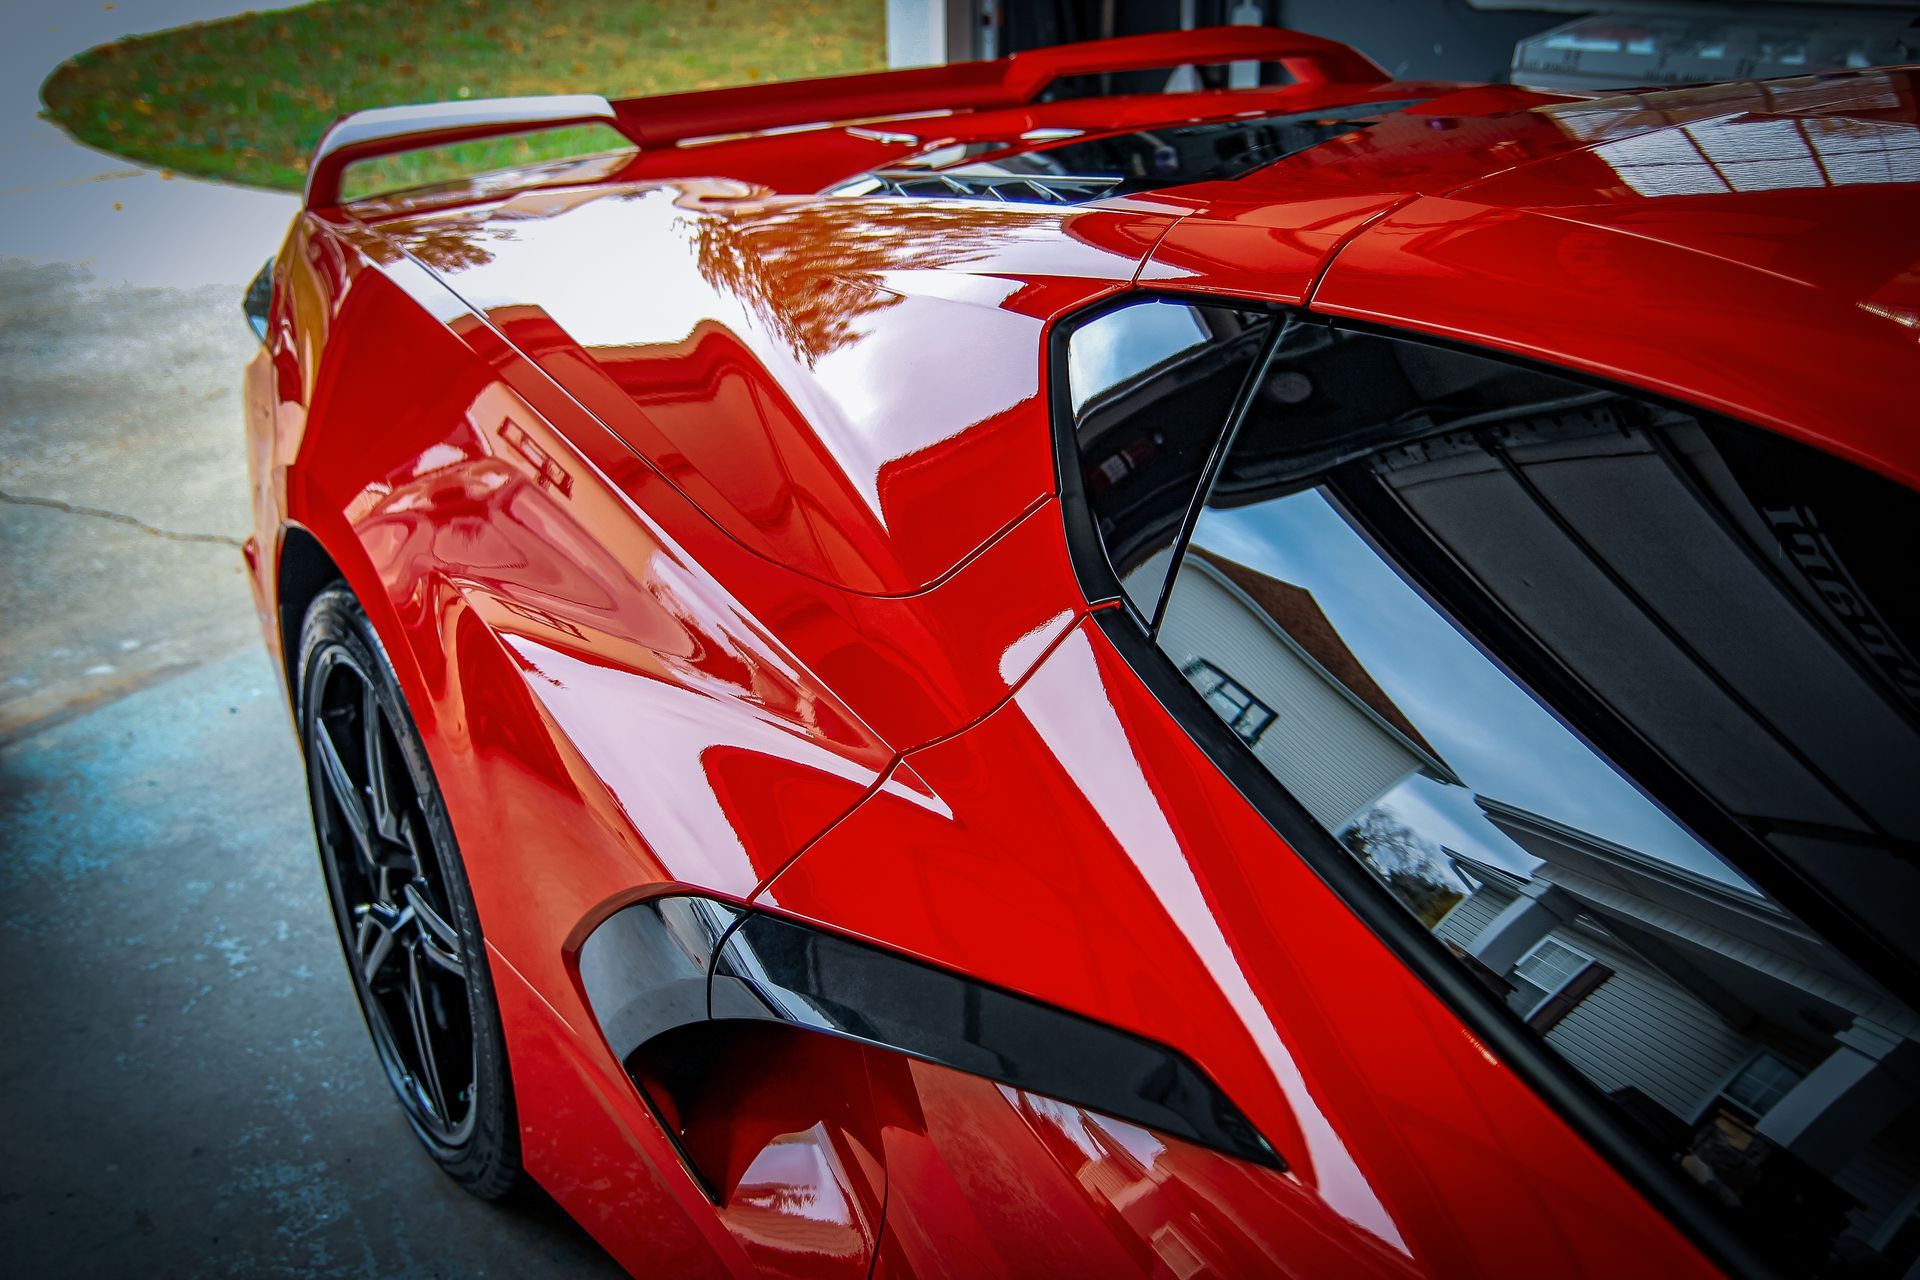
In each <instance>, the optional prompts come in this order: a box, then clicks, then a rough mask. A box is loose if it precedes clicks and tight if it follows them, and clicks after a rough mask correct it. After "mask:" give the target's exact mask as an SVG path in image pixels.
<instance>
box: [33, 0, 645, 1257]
mask: <svg viewBox="0 0 1920 1280" xmlns="http://www.w3.org/2000/svg"><path fill="white" fill-rule="evenodd" d="M244 7H247V6H244V5H239V4H232V5H227V4H220V3H216V2H215V0H122V3H120V4H119V5H118V6H117V7H116V6H115V5H104V6H103V5H101V4H98V3H90V4H68V3H61V2H58V0H34V2H33V3H20V2H19V0H0V975H4V976H5V982H4V995H0V1002H4V1003H0V1016H3V1019H4V1025H5V1026H6V1028H7V1031H8V1034H7V1035H5V1036H4V1037H0V1133H4V1134H5V1135H6V1137H5V1144H4V1150H5V1152H6V1161H5V1164H4V1167H3V1168H0V1241H4V1256H5V1264H4V1270H5V1271H6V1272H7V1273H8V1274H18V1275H35V1276H38V1275H88V1276H95V1275H99V1276H109V1275H135V1274H138V1275H141V1276H211V1275H233V1276H335V1275H342V1276H344V1275H353V1276H390V1275H391V1276H399V1275H407V1276H413V1275H418V1276H487V1275H495V1276H526V1275H539V1274H549V1273H554V1272H560V1271H565V1272H567V1273H568V1274H574V1275H597V1274H610V1273H612V1271H613V1267H612V1265H611V1263H610V1262H609V1261H608V1260H607V1259H606V1258H605V1256H604V1255H602V1254H601V1253H600V1252H599V1251H598V1250H597V1248H595V1246H594V1245H593V1243H592V1242H591V1241H590V1240H589V1239H588V1238H587V1237H586V1236H585V1234H584V1233H583V1232H581V1231H580V1230H579V1229H578V1228H577V1227H575V1226H574V1225H573V1224H572V1223H571V1222H570V1221H569V1220H567V1219H566V1218H565V1217H564V1215H562V1214H561V1213H560V1212H559V1211H558V1210H557V1209H556V1208H555V1207H554V1206H553V1205H552V1204H551V1203H550V1202H548V1201H545V1200H544V1199H542V1198H541V1197H539V1196H537V1195H535V1196H530V1197H528V1198H527V1199H526V1200H525V1201H524V1202H522V1203H519V1204H517V1205H511V1206H506V1207H499V1206H488V1205H483V1204H481V1203H479V1202H477V1201H474V1200H472V1199H470V1198H469V1197H467V1196H466V1195H464V1193H462V1192H460V1191H459V1190H458V1189H456V1188H455V1187H454V1186H453V1185H452V1184H451V1183H450V1182H448V1181H447V1180H446V1179H445V1178H444V1177H442V1176H441V1175H440V1174H439V1172H438V1171H437V1170H436V1169H435V1168H434V1166H433V1165H432V1163H431V1162H430V1161H429V1160H428V1159H427V1158H426V1156H425V1155H424V1154H423V1153H421V1152H420V1151H419V1150H418V1149H417V1148H416V1146H415V1144H414V1143H413V1141H412V1139H411V1137H410V1135H409V1134H408V1132H407V1129H406V1126H405V1123H404V1122H403V1121H402V1119H401V1118H400V1113H399V1111H398V1109H397V1108H396V1107H395V1105H394V1104H393V1102H392V1100H391V1098H390V1097H389V1095H388V1094H387V1090H386V1085H385V1083H384V1081H383V1080H382V1079H381V1077H380V1075H379V1072H378V1070H377V1067H376V1065H375V1062H374V1058H373V1054H372V1051H371V1049H370V1048H369V1046H368V1044H367V1041H366V1033H365V1029H364V1028H363V1026H362V1025H361V1022H360V1015H359V1012H358V1010H357V1009H356V1007H355V1006H354V1003H353V999H352V996H351V993H350V989H349V986H348V982H347V976H346V973H345V971H344V969H343V967H342V962H341V959H340V954H339V949H338V945H337V943H336V941H335V939H334V937H333V932H332V927H331V924H330V923H329V920H328V917H327V908H326V904H325V900H324V897H323V892H322V888H321V881H320V874H319V869H318V865H317V862H316V860H315V854H314V850H313V842H312V833H311V829H310V827H309V824H308V815H307V810H306V799H305V793H304V790H303V787H302V783H301V776H300V762H299V757H298V753H297V751H296V749H295V746H294V741H293V737H292V733H291V730H290V728H289V726H288V723H287V717H286V712H285V709H284V706H283V703H282V700H281V696H280V693H279V691H278V687H277V686H276V684H275V683H274V680H273V675H272V672H271V671H270V670H269V667H268V664H267V661H266V659H265V657H264V655H263V653H262V651H261V648H260V644H259V637H258V633H257V631H256V629H255V624H254V617H253V610H252V604H251V601H250V599H249V597H248V594H247V591H246V586H245V582H244V579H243V578H242V575H241V570H240V561H239V551H238V542H239V539H240V537H241V536H242V534H243V533H244V532H245V527H246V499H245V479H244V468H243V462H242V455H241V443H240V407H239V395H238V385H239V371H240V367H241V365H242V364H243V363H244V361H245V360H246V359H247V358H248V357H249V355H250V354H251V351H252V349H253V339H252V335H251V334H250V333H248V331H247V330H246V328H245V325H244V323H243V322H242V320H241V318H240V313H239V308H238V304H239V296H240V291H241V288H242V287H243V286H244V284H245V282H246V280H247V279H248V278H249V277H250V276H251V275H252V273H253V272H254V271H255V270H256V269H257V268H258V266H259V264H260V262H261V261H262V260H264V259H265V258H266V256H267V255H268V254H269V253H271V252H272V251H273V249H274V248H275V246H276V244H277V242H278V240H279V237H280V235H281V234H282V232H283V231H284V230H285V227H286V224H287V221H288V219H289V218H290V217H291V216H292V213H293V208H294V202H293V201H292V200H291V199H289V198H287V197H284V196H278V195H270V194H263V193H257V192H245V191H236V190H231V189H226V188H221V187H215V186H211V185H208V184H203V183H198V182H192V181H189V180H186V179H166V178H163V177H162V176H160V175H158V174H156V173H152V172H149V171H146V170H142V169H139V168H137V167H136V166H132V165H129V164H127V163H126V162H125V161H121V160H118V159H116V158H114V157H110V156H103V155H100V154H99V153H96V152H92V151H89V150H87V149H85V148H83V147H80V146H77V145H75V144H74V143H72V142H71V141H69V140H68V139H66V138H65V136H64V135H62V134H61V133H59V131H58V130H56V129H54V128H53V127H52V126H50V125H47V124H45V123H44V122H42V121H39V120H37V119H35V112H36V111H37V109H38V102H37V88H38V85H39V83H40V81H41V80H42V79H43V78H44V77H45V75H46V74H47V72H49V71H50V70H51V69H52V68H53V66H54V65H55V64H56V63H58V62H59V61H60V59H62V58H64V57H66V56H68V55H69V54H71V53H74V52H77V51H78V50H80V49H82V48H85V47H87V46H89V45H91V44H94V43H98V42H100V41H103V40H107V39H112V38H115V37H117V36H120V35H123V34H127V33H129V32H132V31H138V30H154V29H159V28H163V27H167V26H172V25H177V24H178V23H180V22H183V21H192V20H203V19H207V18H213V17H218V16H222V15H223V14H225V13H228V12H234V11H238V10H239V9H241V8H244ZM256 7H257V6H256Z"/></svg>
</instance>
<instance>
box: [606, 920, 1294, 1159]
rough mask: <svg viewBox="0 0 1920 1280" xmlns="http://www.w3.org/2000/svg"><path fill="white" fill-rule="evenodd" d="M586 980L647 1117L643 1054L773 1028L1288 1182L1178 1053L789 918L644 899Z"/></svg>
mask: <svg viewBox="0 0 1920 1280" xmlns="http://www.w3.org/2000/svg"><path fill="white" fill-rule="evenodd" d="M580 977H581V984H582V986H583V987H584V988H585V989H586V994H587V1004H588V1006H589V1008H591V1009H592V1011H593V1015H594V1018H595V1020H596V1021H598V1022H599V1024H600V1028H601V1033H602V1034H603V1035H604V1036H605V1037H606V1040H607V1044H608V1046H609V1047H610V1048H611V1049H612V1050H613V1051H614V1054H615V1055H616V1056H617V1057H618V1058H619V1059H620V1061H621V1063H622V1065H624V1066H625V1067H626V1068H627V1073H628V1075H629V1076H630V1077H632V1078H633V1080H634V1084H635V1085H636V1086H637V1087H638V1088H639V1089H640V1093H641V1097H642V1098H643V1099H644V1100H645V1101H646V1102H647V1105H648V1107H649V1108H650V1109H651V1110H653V1112H654V1114H655V1116H656V1118H658V1117H659V1116H660V1114H661V1113H660V1108H659V1107H658V1106H657V1105H656V1103H655V1100H654V1099H653V1098H652V1097H651V1096H650V1095H649V1094H648V1092H647V1087H646V1084H645V1083H644V1081H643V1079H642V1075H643V1073H642V1071H641V1070H640V1067H641V1064H642V1062H643V1061H644V1058H645V1051H646V1050H647V1047H648V1046H649V1045H650V1044H653V1043H654V1042H656V1041H658V1040H659V1039H660V1038H661V1037H662V1036H666V1035H668V1034H670V1033H674V1032H678V1031H681V1030H683V1029H685V1028H689V1027H694V1026H698V1025H702V1024H705V1025H709V1026H715V1027H718V1026H723V1025H725V1024H728V1023H739V1022H773V1023H778V1024H781V1025H784V1026H788V1027H792V1028H795V1029H797V1030H802V1031H814V1032H820V1033H823V1034H826V1035H833V1036H838V1037H841V1038H843V1039H847V1040H854V1041H858V1042H860V1043H862V1044H868V1045H872V1046H874V1047H876V1048H880V1049H886V1050H889V1051H892V1052H895V1053H901V1054H905V1055H906V1056H908V1057H912V1058H919V1059H921V1060H923V1061H926V1062H932V1063H936V1064H938V1065H940V1066H945V1067H952V1068H954V1069H955V1070H958V1071H964V1072H966V1073H968V1074H969V1075H975V1076H980V1077H982V1078H984V1079H987V1080H992V1081H995V1082H997V1083H1000V1084H1004V1085H1009V1086H1011V1087H1013V1088H1016V1089H1023V1090H1027V1091H1029V1092H1032V1093H1037V1094H1041V1095H1043V1096H1045V1097H1049V1098H1057V1099H1059V1100H1060V1101H1062V1102H1067V1103H1072V1104H1073V1105H1075V1106H1082V1107H1086V1108H1088V1109H1089V1110H1092V1111H1098V1112H1100V1113H1101V1114H1103V1115H1108V1116H1112V1117H1113V1118H1115V1119H1117V1120H1125V1121H1128V1122H1130V1123H1133V1124H1138V1125H1143V1126H1145V1127H1147V1128H1150V1129H1154V1130H1156V1131H1158V1132H1160V1133H1163V1134H1166V1135H1168V1136H1171V1137H1176V1138H1182V1139H1185V1140H1186V1141H1189V1142H1192V1143H1195V1144H1197V1145H1199V1146H1203V1147H1208V1148H1210V1149H1212V1150H1215V1151H1220V1152H1224V1153H1225V1154H1227V1155H1230V1156H1233V1157H1235V1158H1237V1159H1241V1160H1245V1161H1247V1162H1249V1163H1252V1164H1257V1165H1262V1166H1264V1167H1267V1168H1270V1169H1278V1170H1284V1169H1285V1168H1286V1162H1285V1161H1284V1160H1282V1159H1281V1158H1280V1156H1279V1155H1278V1153H1276V1152H1275V1151H1274V1149H1273V1147H1272V1145H1271V1144H1270V1143H1268V1142H1267V1140H1266V1139H1265V1138H1263V1137H1262V1136H1261V1135H1260V1133H1259V1132H1258V1131H1257V1130H1256V1129H1255V1128H1254V1126H1253V1123H1252V1122H1251V1121H1250V1120H1248V1119H1247V1117H1246V1114H1245V1113H1244V1112H1242V1111H1241V1110H1240V1109H1239V1108H1238V1107H1236V1106H1235V1105H1234V1104H1233V1102H1232V1101H1231V1100H1230V1099H1229V1098H1228V1097H1227V1096H1226V1094H1225V1093H1223V1092H1222V1091H1221V1089H1220V1087H1219V1086H1218V1085H1216V1084H1215V1083H1214V1082H1213V1081H1212V1079H1210V1078H1209V1077H1208V1076H1207V1075H1206V1073H1205V1072H1203V1071H1202V1070H1201V1069H1200V1068H1199V1067H1198V1066H1197V1065H1195V1064H1194V1062H1193V1061H1192V1060H1191V1059H1189V1058H1187V1057H1186V1056H1185V1055H1183V1054H1181V1053H1179V1052H1178V1051H1176V1050H1174V1049H1170V1048H1168V1047H1167V1046H1165V1045H1162V1044H1158V1043H1155V1042H1154V1041H1151V1040H1147V1039H1145V1038H1143V1037H1140V1036H1136V1035H1133V1034H1132V1033H1130V1032H1126V1031H1121V1030H1119V1029H1117V1028H1114V1027H1110V1026H1107V1025H1105V1024H1104V1023H1100V1022H1096V1021H1094V1020H1092V1019H1090V1018H1085V1017H1082V1016H1080V1015H1079V1014H1076V1013H1071V1012H1068V1011H1067V1010H1065V1009H1060V1008H1057V1007H1055V1006H1053V1005H1049V1004H1043V1003H1041V1002H1040V1001H1038V1000H1033V999H1030V998H1029V997H1027V996H1023V995H1018V994H1016V993H1014V992H1011V991H1006V990H1003V989H1001V988H999V987H995V986H990V985H988V984H986V983H983V982H978V981H975V980H974V979H972V978H969V977H966V976H965V975H963V974H958V973H954V972H952V971H951V970H947V969H941V968H937V967H935V966H933V965H929V964H925V963H923V962H921V961H918V960H914V959H910V958H908V957H906V956H903V955H900V954H899V953H897V952H893V951H889V950H886V949H884V948H881V947H876V946H873V945H871V944H868V943H864V942H857V941H855V940H853V939H851V938H847V937H843V936H841V935H839V934H835V933H830V932H827V931H825V930H822V929H818V928H815V927H813V926H811V925H806V924H801V923H798V922H796V921H792V920H788V919H786V918H784V917H780V916H773V915H768V914H766V913H764V912H759V911H743V910H741V909H740V908H738V907H734V906H730V905H728V904H725V903H721V902H717V901H714V900H713V899H710V898H704V897H699V896H694V895H675V896H672V897H665V898H652V899H648V900H646V901H644V902H639V903H636V904H634V905H633V906H631V907H628V908H626V909H624V910H622V911H619V912H616V913H615V914H614V915H612V916H610V917H608V918H607V920H606V921H605V922H604V923H603V924H601V926H600V927H599V928H598V929H596V930H594V932H593V933H592V934H591V935H589V937H588V938H587V940H586V942H585V943H584V944H583V945H582V947H581V949H580ZM662 1127H663V1128H666V1129H668V1131H669V1133H670V1134H671V1133H672V1127H671V1126H670V1125H666V1124H665V1123H664V1122H663V1126H662ZM681 1155H682V1157H683V1159H684V1158H685V1156H686V1152H685V1151H684V1150H682V1151H681ZM688 1168H689V1169H690V1170H692V1171H693V1172H694V1174H695V1176H696V1178H698V1179H699V1180H700V1181H701V1182H702V1185H703V1188H704V1187H705V1180H704V1178H701V1176H700V1172H699V1170H698V1169H697V1168H696V1167H695V1166H694V1165H693V1164H692V1163H691V1162H690V1161H689V1162H688Z"/></svg>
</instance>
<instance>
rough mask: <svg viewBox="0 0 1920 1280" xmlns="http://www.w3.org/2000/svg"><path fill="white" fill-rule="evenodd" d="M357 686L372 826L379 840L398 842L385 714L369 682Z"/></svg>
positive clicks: (398, 812) (398, 810)
mask: <svg viewBox="0 0 1920 1280" xmlns="http://www.w3.org/2000/svg"><path fill="white" fill-rule="evenodd" d="M360 688H361V695H362V696H361V703H360V708H361V710H360V726H361V731H362V733H363V734H364V735H365V738H366V744H367V794H368V795H369V797H370V798H371V799H372V801H373V829H374V830H375V831H377V832H378V833H379V834H380V838H381V839H383V840H386V841H389V842H392V843H398V842H399V840H400V807H399V805H397V804H396V803H394V792H393V770H392V767H391V765H392V761H391V759H390V758H389V755H388V752H387V735H386V733H385V732H384V731H383V729H382V726H383V724H384V722H385V713H384V712H383V711H381V710H380V698H379V695H378V694H376V693H375V692H374V691H373V682H372V681H368V682H367V683H365V684H363V685H361V686H360Z"/></svg>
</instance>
